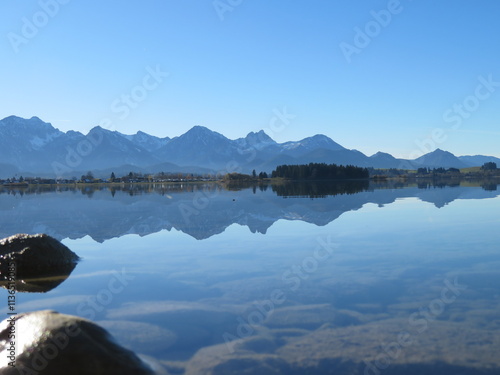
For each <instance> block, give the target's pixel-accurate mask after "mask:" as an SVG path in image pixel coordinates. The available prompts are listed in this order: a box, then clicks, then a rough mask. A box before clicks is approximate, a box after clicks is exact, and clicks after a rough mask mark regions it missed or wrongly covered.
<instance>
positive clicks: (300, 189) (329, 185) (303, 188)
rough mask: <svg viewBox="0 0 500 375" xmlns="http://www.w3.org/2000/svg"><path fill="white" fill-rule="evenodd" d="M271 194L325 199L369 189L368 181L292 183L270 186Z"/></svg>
mask: <svg viewBox="0 0 500 375" xmlns="http://www.w3.org/2000/svg"><path fill="white" fill-rule="evenodd" d="M271 187H272V189H273V192H275V193H276V195H278V196H280V197H307V198H325V197H327V196H333V195H341V194H356V193H359V192H361V191H366V190H368V189H369V187H370V183H369V181H365V180H363V181H323V182H302V181H301V182H293V183H284V184H279V185H271Z"/></svg>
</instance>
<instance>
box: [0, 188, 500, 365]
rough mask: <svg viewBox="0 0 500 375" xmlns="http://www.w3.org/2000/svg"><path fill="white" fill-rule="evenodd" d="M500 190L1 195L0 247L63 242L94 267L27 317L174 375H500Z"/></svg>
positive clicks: (24, 304)
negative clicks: (92, 328) (46, 320)
mask: <svg viewBox="0 0 500 375" xmlns="http://www.w3.org/2000/svg"><path fill="white" fill-rule="evenodd" d="M499 194H500V190H497V185H496V184H492V183H466V182H461V183H455V184H453V185H452V186H450V185H446V184H439V185H433V184H427V183H422V184H420V185H416V184H390V183H387V184H384V183H381V184H373V183H370V184H369V183H367V182H366V183H365V182H363V183H348V184H341V185H339V184H313V185H311V184H309V185H307V184H291V185H285V186H255V187H230V188H222V187H220V186H218V185H215V184H198V185H179V184H177V185H156V186H146V187H139V186H128V187H126V186H124V187H119V188H108V187H106V188H101V189H93V188H84V189H71V188H58V189H40V188H38V189H25V190H0V236H1V237H6V236H9V235H12V234H15V233H47V234H49V235H51V236H53V237H55V238H57V239H59V240H62V242H63V243H64V244H65V245H67V246H68V247H69V248H70V249H71V250H73V251H74V252H75V253H77V254H78V255H79V256H80V257H81V258H82V260H81V261H80V262H79V263H78V264H77V266H76V267H75V269H74V270H73V271H72V272H71V274H70V275H69V276H68V277H67V279H65V280H63V282H62V283H60V284H59V285H57V286H55V287H51V288H52V289H50V290H46V291H45V293H19V294H18V296H17V303H18V305H17V309H18V311H20V312H27V311H34V310H42V309H53V310H56V311H59V312H61V313H66V314H72V315H78V316H81V317H84V318H88V319H91V320H93V321H95V322H97V323H98V324H100V325H101V326H103V327H104V328H106V329H107V330H108V331H109V332H111V333H112V334H113V336H114V337H115V338H116V339H117V341H118V342H119V343H120V344H121V345H123V346H125V347H128V348H130V349H132V350H134V351H135V352H136V353H138V354H141V355H143V356H144V358H150V360H151V361H156V362H157V363H160V364H161V365H162V366H163V367H164V368H165V369H166V370H167V371H168V373H172V374H239V373H245V374H305V373H307V374H499V373H500V357H499V356H498V352H499V349H500V319H499V311H500V290H499V288H500V287H499V285H500V247H499V228H500V225H499V224H500V218H499V214H498V213H499V211H500V198H499V197H498V196H499ZM0 294H1V295H2V296H4V297H2V299H3V300H5V301H6V291H5V290H4V289H0ZM2 305H5V304H2ZM5 310H6V309H5V308H4V307H3V306H2V310H1V311H2V312H3V313H5Z"/></svg>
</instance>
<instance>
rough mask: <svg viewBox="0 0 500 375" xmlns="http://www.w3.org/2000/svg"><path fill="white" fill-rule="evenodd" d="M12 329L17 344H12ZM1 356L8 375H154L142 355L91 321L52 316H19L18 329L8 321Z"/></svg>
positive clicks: (0, 336)
mask: <svg viewBox="0 0 500 375" xmlns="http://www.w3.org/2000/svg"><path fill="white" fill-rule="evenodd" d="M11 327H14V333H15V338H9V333H12V332H13V331H12V328H11ZM11 341H15V345H12V344H11ZM13 348H14V349H13ZM11 352H12V353H11ZM11 355H12V357H11ZM0 356H1V358H2V361H0V363H2V367H0V374H2V375H14V374H15V375H18V374H37V375H67V374H72V375H129V374H130V375H153V374H154V373H153V371H152V370H151V369H150V368H149V367H148V366H147V365H145V364H144V363H143V362H142V361H141V360H140V359H139V357H138V356H137V355H135V354H134V353H133V352H131V351H129V350H127V349H125V348H123V347H121V346H119V345H118V344H117V343H115V342H114V341H113V338H112V337H111V336H110V335H109V333H108V332H107V331H106V330H105V329H103V328H101V327H99V326H98V325H96V324H94V323H92V322H91V321H89V320H86V319H82V318H79V317H75V316H71V315H63V314H59V313H57V312H55V311H49V310H45V311H36V312H31V313H26V314H20V315H17V319H16V320H15V323H14V324H11V322H9V320H8V319H6V320H4V321H2V322H1V323H0ZM6 360H7V361H11V365H9V364H8V363H5V362H6ZM14 360H15V363H13V361H14ZM13 364H15V367H13V366H12V365H13Z"/></svg>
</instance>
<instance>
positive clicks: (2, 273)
mask: <svg viewBox="0 0 500 375" xmlns="http://www.w3.org/2000/svg"><path fill="white" fill-rule="evenodd" d="M78 260H79V257H78V256H77V255H76V254H75V253H74V252H72V251H71V250H70V249H68V248H67V247H66V246H65V245H63V244H62V243H61V242H59V241H58V240H56V239H54V238H52V237H50V236H48V235H46V234H35V235H28V234H16V235H14V236H11V237H7V238H4V239H1V240H0V286H2V287H4V288H7V289H11V288H15V289H16V290H17V291H18V292H39V293H42V292H47V291H49V290H52V289H53V288H55V287H56V286H58V285H59V284H60V283H62V282H63V281H64V280H65V279H66V278H67V277H68V276H69V275H70V273H71V272H72V271H73V269H74V268H75V266H76V263H77V262H78Z"/></svg>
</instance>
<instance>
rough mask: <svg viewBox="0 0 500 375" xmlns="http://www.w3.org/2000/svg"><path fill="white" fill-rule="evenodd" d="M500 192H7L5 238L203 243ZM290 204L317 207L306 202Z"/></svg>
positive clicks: (465, 186) (0, 216)
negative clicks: (174, 236)
mask: <svg viewBox="0 0 500 375" xmlns="http://www.w3.org/2000/svg"><path fill="white" fill-rule="evenodd" d="M445 187H448V188H447V189H444V188H445ZM474 187H482V189H477V188H476V189H475V188H474ZM496 187H497V185H496V184H494V183H491V182H476V183H470V182H466V183H456V182H454V183H452V184H447V183H443V182H441V183H434V184H433V183H430V182H421V183H419V184H405V183H402V182H388V183H374V182H369V181H342V182H318V183H315V182H290V183H281V184H274V185H268V184H259V185H231V186H222V185H219V184H216V183H202V184H192V183H191V184H190V183H184V184H183V183H176V184H163V183H162V184H131V185H123V186H120V185H118V186H116V185H109V186H106V185H101V186H92V185H87V186H71V185H60V186H30V187H27V188H6V187H3V188H0V228H1V229H0V236H2V237H7V236H9V235H11V234H14V233H38V232H44V233H47V234H49V235H51V236H53V237H54V238H57V239H60V240H61V239H64V238H70V239H75V238H81V237H84V236H86V235H89V236H90V237H92V238H93V239H94V240H95V241H97V242H103V241H105V240H108V239H111V238H115V237H120V236H122V235H124V234H138V235H141V236H145V235H148V234H151V233H155V232H158V231H161V230H163V229H167V230H171V229H172V228H174V229H177V230H180V231H182V232H184V233H186V234H188V235H190V236H192V237H194V238H196V239H199V240H201V239H205V238H209V237H211V236H213V235H216V234H219V233H222V232H223V231H224V230H225V229H226V228H227V227H229V226H230V225H231V224H234V223H237V224H241V225H245V226H247V227H248V228H249V229H250V230H251V232H259V233H266V231H267V229H268V228H269V227H270V226H271V225H273V223H275V222H276V221H278V220H281V219H285V220H301V221H305V222H309V223H313V224H315V225H326V224H328V223H330V222H332V221H333V220H335V219H337V218H338V217H339V216H340V215H342V214H343V213H344V212H348V211H353V210H358V209H359V208H361V207H362V206H363V205H364V204H366V203H375V204H378V205H384V204H389V203H392V202H394V201H395V200H396V199H400V198H405V197H417V198H419V199H420V200H422V201H425V202H430V203H432V204H434V205H435V206H436V207H443V206H445V205H446V204H449V203H451V202H453V201H454V200H455V199H482V198H491V197H495V196H497V195H498V192H497V190H496ZM236 192H238V194H237V195H236ZM233 196H234V197H235V198H233ZM283 198H310V199H318V201H316V202H314V203H310V202H309V203H307V204H305V203H304V204H302V203H301V202H299V201H297V200H289V199H283Z"/></svg>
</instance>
